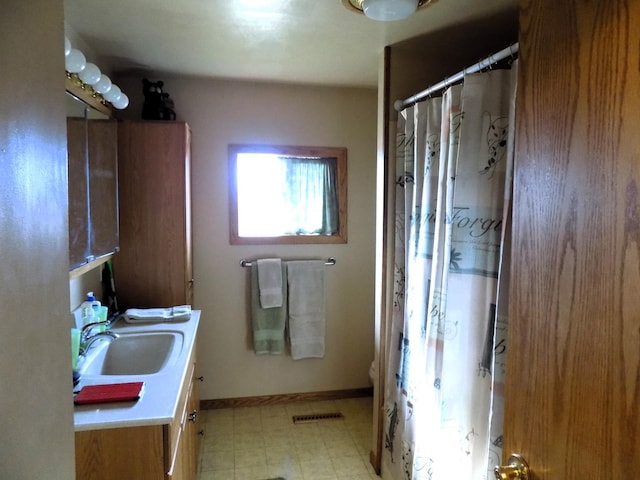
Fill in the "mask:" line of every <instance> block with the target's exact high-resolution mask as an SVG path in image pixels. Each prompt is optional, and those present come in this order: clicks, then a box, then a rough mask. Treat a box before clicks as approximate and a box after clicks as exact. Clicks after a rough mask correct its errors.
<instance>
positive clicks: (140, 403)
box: [74, 310, 203, 480]
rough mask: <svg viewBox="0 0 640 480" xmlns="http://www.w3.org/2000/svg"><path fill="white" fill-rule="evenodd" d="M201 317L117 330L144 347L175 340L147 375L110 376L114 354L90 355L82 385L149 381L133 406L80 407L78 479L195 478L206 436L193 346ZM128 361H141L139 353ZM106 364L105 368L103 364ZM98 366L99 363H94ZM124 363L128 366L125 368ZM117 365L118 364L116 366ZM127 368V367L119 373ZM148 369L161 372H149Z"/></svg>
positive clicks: (124, 326)
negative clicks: (156, 341)
mask: <svg viewBox="0 0 640 480" xmlns="http://www.w3.org/2000/svg"><path fill="white" fill-rule="evenodd" d="M199 320H200V311H197V310H194V311H193V312H192V315H191V319H190V320H189V321H186V322H166V323H154V324H140V325H130V324H123V323H120V324H119V325H116V326H115V327H114V328H113V329H112V331H113V332H116V333H117V334H118V335H119V338H118V339H116V340H114V345H115V344H116V342H119V341H134V342H137V341H140V342H141V343H140V345H141V347H142V346H143V345H144V342H145V341H146V339H148V338H152V337H153V336H156V337H157V336H171V337H172V338H173V339H174V340H173V341H172V342H171V348H169V349H167V351H166V352H164V353H162V354H163V355H164V354H165V353H166V358H162V359H160V360H161V361H160V362H159V363H157V364H154V365H153V366H150V365H152V364H150V363H148V362H147V363H145V364H144V365H142V364H140V365H141V366H139V367H138V366H137V362H136V361H135V360H132V361H131V368H132V369H133V370H134V371H135V370H136V368H141V369H143V370H141V371H143V372H145V373H137V374H125V375H123V374H122V372H115V371H109V368H111V367H109V366H108V365H107V362H108V360H105V359H106V358H108V355H107V356H105V355H104V352H103V351H101V350H100V349H103V350H104V349H108V348H109V345H108V344H107V343H106V342H105V344H104V345H100V346H98V347H97V349H96V351H95V352H92V354H91V355H89V356H88V357H87V362H88V364H89V365H88V366H86V367H85V370H84V371H85V372H87V373H86V374H83V376H82V378H81V383H80V385H78V387H77V388H76V390H77V389H78V388H80V387H82V386H84V385H97V384H106V383H121V382H134V381H143V382H144V387H143V390H142V394H141V396H140V399H138V400H137V401H133V402H118V403H102V404H95V405H82V406H75V408H74V423H75V431H76V433H75V441H76V478H78V479H83V480H85V479H95V480H122V479H128V478H131V479H136V480H160V479H166V480H169V479H171V480H194V479H195V478H196V475H197V465H198V454H199V449H200V438H201V437H202V435H203V430H202V426H201V422H200V415H199V412H200V408H199V395H198V385H199V382H200V379H199V378H198V377H197V374H196V360H195V359H196V356H195V353H196V349H195V343H196V342H195V340H196V333H197V329H198V323H199ZM129 358H135V355H133V356H131V355H130V357H129ZM101 362H103V364H101ZM96 363H98V364H99V365H97V366H96V365H95V364H96ZM123 364H124V365H126V362H124V363H123ZM112 365H113V364H112ZM119 368H124V367H119ZM149 370H157V371H154V372H153V373H150V372H149Z"/></svg>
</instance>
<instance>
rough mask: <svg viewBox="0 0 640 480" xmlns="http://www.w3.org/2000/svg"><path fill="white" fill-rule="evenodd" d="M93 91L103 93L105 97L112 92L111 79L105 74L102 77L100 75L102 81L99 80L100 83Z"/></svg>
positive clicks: (94, 86)
mask: <svg viewBox="0 0 640 480" xmlns="http://www.w3.org/2000/svg"><path fill="white" fill-rule="evenodd" d="M93 89H94V90H95V91H96V92H98V93H102V94H103V95H104V94H105V93H107V92H108V91H109V90H111V79H110V78H109V77H107V76H106V75H105V74H104V73H103V74H102V75H100V80H98V83H96V84H95V85H93Z"/></svg>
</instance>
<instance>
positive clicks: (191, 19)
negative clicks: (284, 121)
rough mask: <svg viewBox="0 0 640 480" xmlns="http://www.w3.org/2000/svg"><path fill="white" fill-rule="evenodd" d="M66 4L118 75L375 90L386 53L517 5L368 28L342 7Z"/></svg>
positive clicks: (449, 11) (284, 2) (437, 8)
mask: <svg viewBox="0 0 640 480" xmlns="http://www.w3.org/2000/svg"><path fill="white" fill-rule="evenodd" d="M64 4H65V22H66V23H67V26H68V27H70V28H71V31H72V32H74V33H75V34H77V35H79V36H80V37H81V38H82V39H83V40H84V41H85V42H86V43H87V44H88V45H89V46H90V47H91V48H92V49H93V50H94V52H95V53H96V55H98V56H99V57H100V60H101V61H104V62H107V63H108V65H109V66H110V67H111V68H112V69H113V71H114V72H118V71H131V70H140V71H145V72H154V73H170V74H176V73H181V74H187V75H195V76H205V77H218V78H234V79H251V80H256V79H258V80H267V81H278V82H293V83H310V84H323V85H343V86H376V85H377V70H378V61H379V58H380V53H381V52H382V50H383V48H384V47H385V46H386V45H392V44H395V43H397V42H401V41H403V40H406V39H409V38H414V37H417V36H420V35H422V34H425V33H431V32H435V31H438V30H441V29H443V28H445V27H449V26H451V25H456V24H461V23H466V22H468V21H472V20H476V19H480V18H483V17H488V16H492V15H495V14H497V13H499V12H502V11H504V10H507V9H513V7H514V5H516V4H517V0H439V1H437V2H435V3H433V4H432V5H430V6H428V7H426V8H424V9H422V10H420V11H418V12H416V13H415V14H414V15H413V16H412V17H410V18H408V19H406V20H400V21H396V22H376V21H374V20H370V19H368V18H366V17H364V16H363V15H359V14H356V13H353V12H351V11H349V10H347V9H346V8H345V7H344V6H343V5H342V4H341V0H109V1H108V2H106V1H104V0H64ZM89 61H94V62H95V63H98V62H97V59H95V60H94V59H91V58H89ZM98 66H100V64H98Z"/></svg>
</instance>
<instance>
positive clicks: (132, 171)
mask: <svg viewBox="0 0 640 480" xmlns="http://www.w3.org/2000/svg"><path fill="white" fill-rule="evenodd" d="M190 143H191V142H190V131H189V127H188V125H187V124H186V123H184V122H167V121H162V122H160V121H158V122H153V121H126V122H122V123H120V124H119V126H118V159H119V163H118V185H119V200H120V248H121V250H120V252H119V253H118V254H117V255H116V256H115V257H114V260H113V263H114V277H115V282H116V286H117V294H118V306H119V309H120V310H121V311H124V310H125V309H127V308H132V307H139V308H151V307H170V306H174V305H183V304H191V303H192V259H191V172H190Z"/></svg>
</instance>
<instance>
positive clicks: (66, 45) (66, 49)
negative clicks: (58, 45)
mask: <svg viewBox="0 0 640 480" xmlns="http://www.w3.org/2000/svg"><path fill="white" fill-rule="evenodd" d="M70 52H71V42H70V41H69V39H68V38H67V37H66V36H65V37H64V56H65V57H66V56H67V55H69V53H70Z"/></svg>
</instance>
